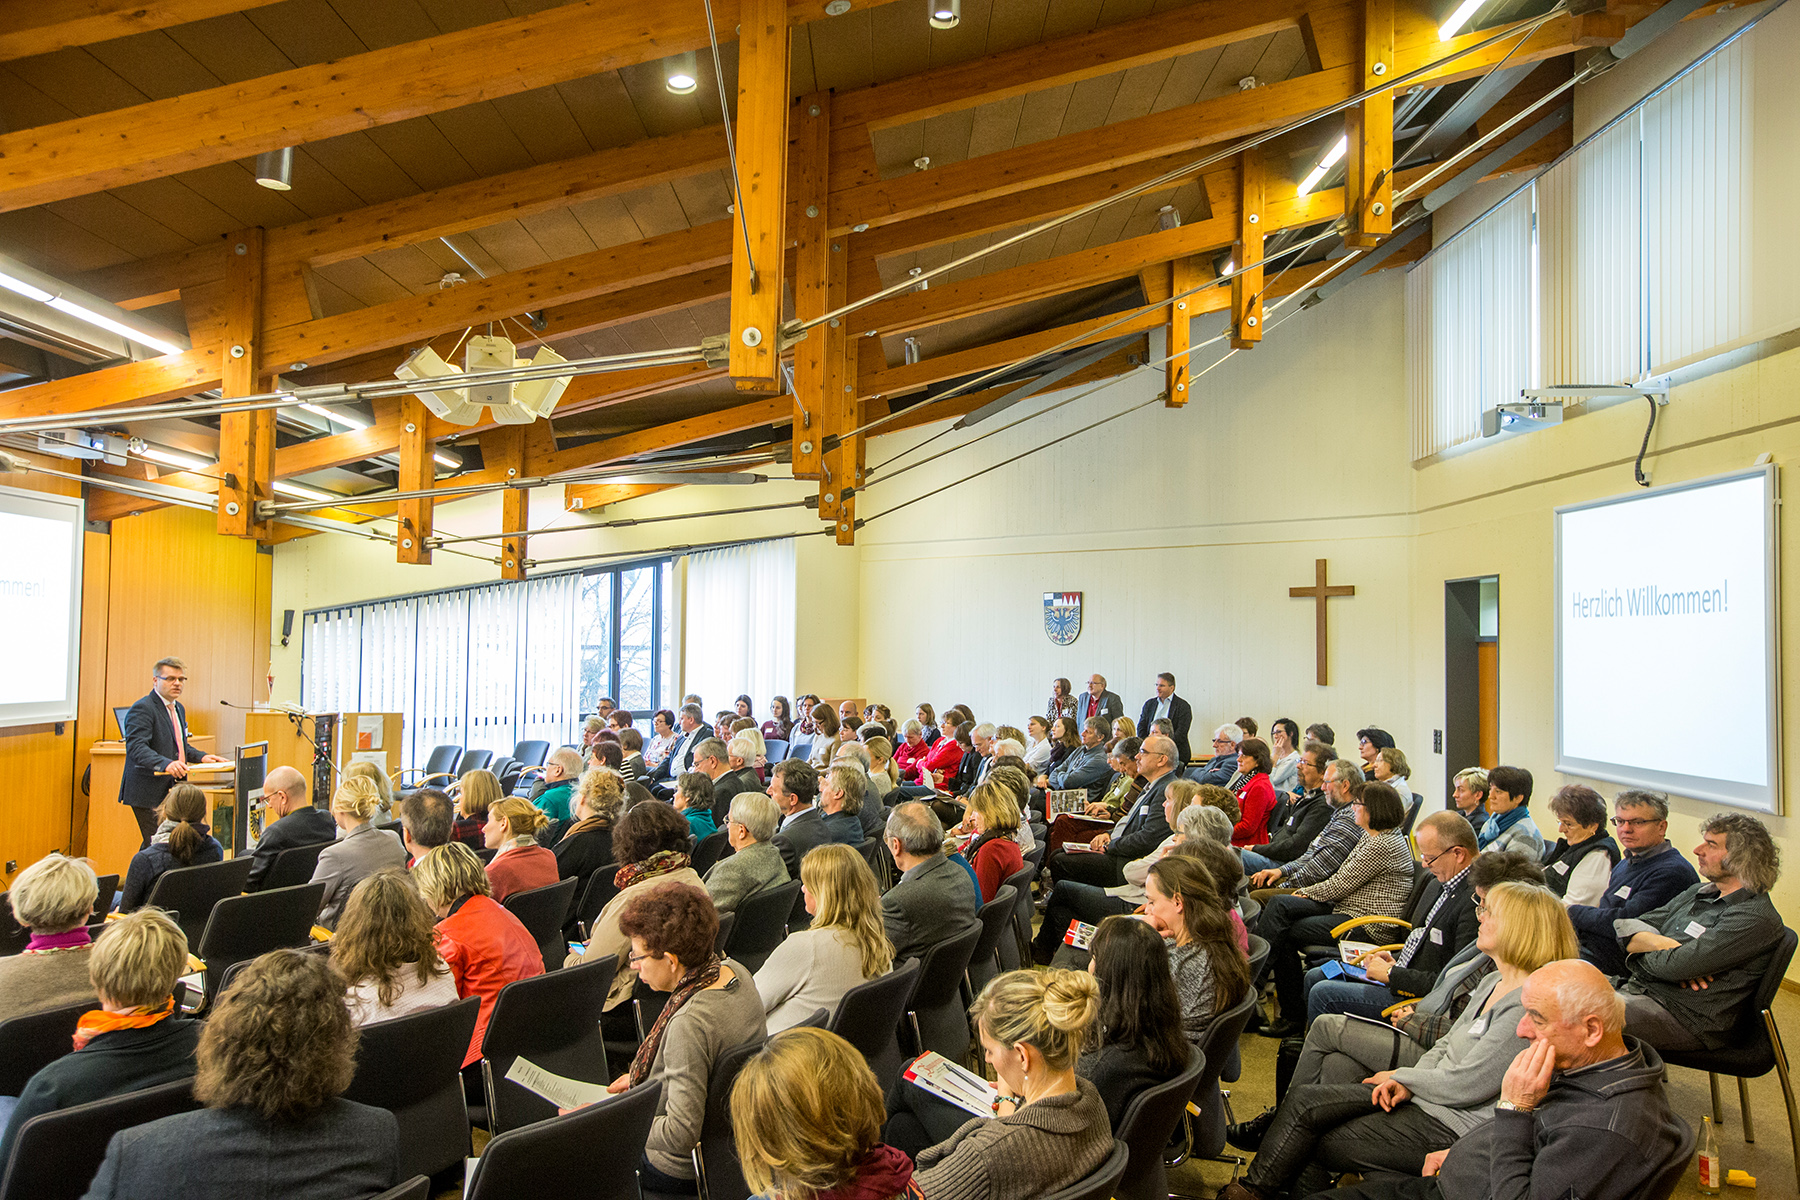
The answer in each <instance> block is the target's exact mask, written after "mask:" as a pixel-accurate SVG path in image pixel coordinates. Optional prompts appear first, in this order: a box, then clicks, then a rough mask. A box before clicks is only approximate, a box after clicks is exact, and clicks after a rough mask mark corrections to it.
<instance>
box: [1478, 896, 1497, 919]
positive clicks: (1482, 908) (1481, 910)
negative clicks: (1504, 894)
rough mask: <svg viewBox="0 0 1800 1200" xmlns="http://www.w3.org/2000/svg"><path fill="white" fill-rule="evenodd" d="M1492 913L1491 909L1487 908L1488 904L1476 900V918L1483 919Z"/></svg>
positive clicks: (1484, 901)
mask: <svg viewBox="0 0 1800 1200" xmlns="http://www.w3.org/2000/svg"><path fill="white" fill-rule="evenodd" d="M1493 911H1494V910H1493V909H1491V908H1489V907H1488V902H1487V901H1486V900H1477V901H1476V902H1475V915H1476V916H1477V917H1485V916H1487V915H1488V914H1489V913H1491V912H1493Z"/></svg>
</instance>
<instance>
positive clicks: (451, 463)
mask: <svg viewBox="0 0 1800 1200" xmlns="http://www.w3.org/2000/svg"><path fill="white" fill-rule="evenodd" d="M431 461H432V462H434V463H436V464H437V465H438V466H440V467H449V468H450V469H451V470H452V471H460V470H462V460H460V459H455V458H451V457H450V456H449V455H448V454H438V453H435V452H434V453H433V454H432V456H431Z"/></svg>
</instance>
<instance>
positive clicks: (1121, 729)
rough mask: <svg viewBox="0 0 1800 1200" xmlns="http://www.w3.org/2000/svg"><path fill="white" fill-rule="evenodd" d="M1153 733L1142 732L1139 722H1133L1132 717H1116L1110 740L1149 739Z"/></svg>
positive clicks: (1148, 731) (1143, 730) (1147, 730)
mask: <svg viewBox="0 0 1800 1200" xmlns="http://www.w3.org/2000/svg"><path fill="white" fill-rule="evenodd" d="M1152 732H1153V731H1152V730H1149V729H1141V730H1140V729H1139V728H1138V727H1137V722H1135V721H1133V720H1132V719H1131V718H1130V717H1114V718H1113V723H1112V731H1111V733H1110V735H1109V738H1110V740H1112V741H1115V742H1116V741H1118V740H1119V739H1120V738H1128V737H1149V736H1150V734H1151V733H1152ZM1165 736H1166V735H1165Z"/></svg>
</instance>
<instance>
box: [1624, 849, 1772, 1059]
mask: <svg viewBox="0 0 1800 1200" xmlns="http://www.w3.org/2000/svg"><path fill="white" fill-rule="evenodd" d="M1694 861H1695V862H1697V863H1698V864H1699V865H1700V874H1701V876H1702V878H1703V879H1704V880H1705V882H1704V883H1698V884H1695V885H1694V886H1693V887H1690V888H1688V889H1687V890H1686V891H1684V892H1682V893H1681V894H1680V895H1679V896H1676V897H1675V898H1674V899H1673V900H1671V901H1669V902H1668V903H1667V904H1664V905H1663V906H1662V907H1660V908H1655V909H1651V910H1650V911H1649V912H1647V913H1644V914H1643V915H1642V916H1639V917H1636V918H1631V919H1625V920H1616V921H1614V922H1613V935H1614V936H1615V937H1616V938H1617V939H1618V944H1619V948H1620V949H1621V950H1623V951H1624V952H1625V953H1626V955H1628V956H1629V957H1628V959H1627V962H1626V977H1625V982H1624V983H1623V984H1622V985H1621V986H1620V988H1619V991H1620V994H1621V995H1623V996H1624V997H1625V1025H1626V1028H1627V1031H1628V1032H1630V1033H1631V1034H1632V1035H1633V1036H1634V1037H1638V1038H1642V1039H1643V1040H1644V1041H1646V1042H1648V1043H1650V1044H1651V1045H1652V1046H1655V1047H1656V1048H1657V1049H1659V1050H1676V1051H1695V1050H1717V1049H1718V1048H1719V1047H1721V1046H1723V1045H1725V1044H1726V1042H1727V1039H1729V1037H1730V1036H1731V1031H1732V1030H1733V1028H1735V1027H1736V1025H1737V1023H1738V1016H1739V1014H1740V1013H1741V1012H1742V1010H1743V1007H1744V1004H1745V1003H1746V1002H1747V1001H1748V1000H1749V999H1750V998H1751V997H1752V996H1753V995H1755V993H1756V989H1757V988H1758V987H1759V986H1760V985H1761V984H1762V980H1763V976H1764V975H1765V974H1767V973H1768V970H1769V959H1770V958H1771V956H1772V955H1773V954H1774V952H1775V946H1776V944H1777V943H1778V942H1779V941H1780V940H1781V936H1782V929H1783V925H1782V920H1781V914H1780V913H1779V912H1776V911H1775V905H1774V902H1772V901H1771V900H1770V899H1769V893H1770V892H1771V891H1773V890H1774V888H1775V883H1776V881H1777V880H1778V879H1780V878H1781V851H1780V850H1779V849H1778V848H1777V847H1776V845H1775V840H1774V839H1773V838H1771V837H1770V836H1769V830H1768V828H1767V827H1766V826H1765V825H1764V824H1763V823H1762V822H1761V821H1759V820H1757V819H1756V818H1755V817H1752V816H1749V815H1747V814H1744V813H1719V814H1717V815H1715V816H1712V817H1708V818H1707V819H1706V820H1705V821H1704V822H1702V823H1701V825H1700V844H1699V845H1698V846H1695V847H1694Z"/></svg>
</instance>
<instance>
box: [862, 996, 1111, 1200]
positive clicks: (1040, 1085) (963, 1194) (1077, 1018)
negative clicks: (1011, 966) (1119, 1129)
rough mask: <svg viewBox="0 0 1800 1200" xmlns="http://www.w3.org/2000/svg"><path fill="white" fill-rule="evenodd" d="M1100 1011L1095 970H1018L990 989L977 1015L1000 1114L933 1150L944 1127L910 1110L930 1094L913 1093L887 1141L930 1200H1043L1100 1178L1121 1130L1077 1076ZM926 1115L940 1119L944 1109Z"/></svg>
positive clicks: (902, 1100)
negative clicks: (905, 1154) (905, 1155)
mask: <svg viewBox="0 0 1800 1200" xmlns="http://www.w3.org/2000/svg"><path fill="white" fill-rule="evenodd" d="M1099 1010H1100V985H1099V983H1098V982H1097V981H1096V980H1095V979H1094V977H1093V976H1092V975H1090V974H1088V973H1087V972H1086V971H1049V972H1038V971H1009V972H1007V973H1006V974H1004V975H1001V976H998V977H997V978H995V979H993V980H992V981H990V982H989V983H988V985H987V986H986V987H984V988H982V989H981V995H979V996H978V997H976V999H975V1003H974V1005H973V1006H972V1007H971V1008H970V1009H969V1015H970V1016H971V1017H972V1018H973V1019H974V1024H975V1026H976V1031H977V1032H978V1033H979V1035H980V1037H981V1048H982V1053H983V1056H984V1057H985V1058H986V1059H987V1061H988V1063H989V1064H990V1065H991V1066H992V1067H993V1068H994V1074H995V1076H996V1080H997V1085H998V1087H999V1089H1000V1092H1001V1095H1002V1096H1003V1097H1004V1099H1002V1100H1001V1101H1000V1103H999V1105H998V1106H997V1107H996V1108H995V1110H994V1114H995V1115H994V1116H992V1117H972V1118H969V1119H967V1120H960V1121H958V1122H957V1125H956V1126H955V1127H954V1128H953V1129H952V1130H951V1132H949V1133H948V1134H947V1135H945V1136H944V1137H943V1138H942V1139H941V1140H937V1142H936V1144H935V1145H932V1144H930V1142H931V1141H932V1140H934V1139H935V1138H936V1135H938V1134H939V1133H941V1132H942V1127H941V1125H939V1127H938V1128H932V1127H930V1126H927V1125H926V1124H925V1122H924V1121H922V1120H921V1119H920V1114H919V1113H917V1112H914V1111H911V1110H910V1109H909V1108H908V1107H907V1105H908V1104H909V1102H910V1100H911V1098H912V1097H913V1096H915V1095H924V1093H922V1092H920V1090H919V1089H918V1088H917V1087H916V1086H914V1085H912V1084H904V1085H902V1087H901V1094H900V1097H899V1101H898V1103H899V1104H900V1105H901V1106H902V1107H901V1109H900V1111H897V1112H896V1113H895V1114H894V1115H893V1117H892V1118H891V1119H890V1120H889V1121H888V1128H887V1137H888V1141H889V1142H890V1143H892V1144H893V1145H895V1146H896V1147H898V1148H900V1149H902V1150H907V1151H910V1152H912V1156H913V1162H914V1164H915V1166H916V1168H917V1170H918V1174H917V1175H915V1176H914V1177H913V1179H914V1182H915V1183H916V1184H917V1185H918V1187H919V1190H920V1191H921V1192H922V1193H923V1194H924V1195H926V1196H929V1197H931V1200H999V1198H1001V1197H1027V1196H1042V1195H1044V1194H1046V1193H1049V1192H1054V1191H1057V1190H1059V1189H1061V1188H1065V1187H1069V1186H1070V1185H1072V1184H1075V1183H1079V1182H1080V1181H1081V1180H1083V1179H1085V1178H1087V1176H1089V1175H1091V1174H1093V1172H1094V1171H1096V1170H1098V1169H1099V1167H1100V1165H1101V1164H1102V1163H1104V1162H1105V1161H1106V1160H1107V1159H1108V1158H1109V1157H1110V1156H1111V1155H1112V1127H1111V1126H1110V1125H1109V1124H1108V1122H1107V1114H1106V1105H1105V1103H1104V1102H1103V1101H1102V1100H1101V1098H1100V1093H1099V1090H1098V1089H1097V1088H1095V1086H1094V1085H1093V1084H1092V1083H1090V1082H1089V1081H1088V1080H1086V1079H1083V1078H1081V1077H1080V1076H1078V1075H1077V1074H1076V1073H1075V1063H1076V1060H1077V1058H1078V1057H1079V1056H1080V1053H1081V1047H1082V1045H1083V1043H1084V1042H1085V1041H1086V1039H1087V1034H1088V1030H1089V1029H1090V1028H1091V1027H1092V1026H1093V1024H1094V1021H1095V1020H1096V1019H1097V1018H1098V1016H1099ZM920 1107H921V1109H923V1110H924V1116H925V1117H926V1119H931V1118H932V1117H933V1116H934V1115H935V1114H934V1113H933V1109H934V1108H935V1106H929V1105H921V1106H920ZM956 1116H958V1117H968V1114H967V1113H963V1112H961V1111H960V1110H958V1112H957V1114H956Z"/></svg>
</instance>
